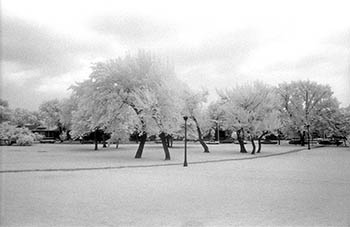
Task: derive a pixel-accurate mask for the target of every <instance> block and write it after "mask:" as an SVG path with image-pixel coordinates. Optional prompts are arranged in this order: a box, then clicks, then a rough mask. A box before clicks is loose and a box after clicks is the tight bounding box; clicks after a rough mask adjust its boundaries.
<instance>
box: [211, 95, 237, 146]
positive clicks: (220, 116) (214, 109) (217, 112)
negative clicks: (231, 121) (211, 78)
mask: <svg viewBox="0 0 350 227" xmlns="http://www.w3.org/2000/svg"><path fill="white" fill-rule="evenodd" d="M217 92H218V93H220V91H217ZM225 114H226V113H225V105H224V101H223V100H222V99H219V100H217V101H214V102H211V103H210V104H209V105H208V107H207V110H206V113H205V121H204V122H205V124H206V128H207V129H208V131H207V132H208V134H209V135H210V132H212V131H213V130H214V129H215V128H216V130H217V131H218V129H219V126H220V125H222V126H223V127H224V129H226V130H229V131H232V127H231V126H229V125H227V124H225V118H226V116H225ZM213 134H215V133H213ZM212 136H213V135H210V137H212ZM214 136H215V135H214ZM217 136H218V135H217ZM211 139H213V140H215V138H211Z"/></svg>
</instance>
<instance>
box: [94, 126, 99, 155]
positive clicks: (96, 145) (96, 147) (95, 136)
mask: <svg viewBox="0 0 350 227" xmlns="http://www.w3.org/2000/svg"><path fill="white" fill-rule="evenodd" d="M94 141H95V151H97V149H98V143H97V130H95V132H94Z"/></svg>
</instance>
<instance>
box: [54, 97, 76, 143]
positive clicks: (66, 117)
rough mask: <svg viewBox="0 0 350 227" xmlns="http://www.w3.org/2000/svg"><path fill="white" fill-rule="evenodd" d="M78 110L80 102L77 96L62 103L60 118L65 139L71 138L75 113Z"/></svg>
mask: <svg viewBox="0 0 350 227" xmlns="http://www.w3.org/2000/svg"><path fill="white" fill-rule="evenodd" d="M77 109H78V100H77V99H76V97H75V96H73V95H71V96H70V97H69V98H65V99H62V100H61V101H60V112H59V118H60V122H61V123H62V128H63V132H62V133H64V134H65V135H64V137H65V138H66V140H70V139H72V138H71V133H70V132H71V130H72V125H73V113H74V112H75V111H77Z"/></svg>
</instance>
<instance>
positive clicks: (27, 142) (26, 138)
mask: <svg viewBox="0 0 350 227" xmlns="http://www.w3.org/2000/svg"><path fill="white" fill-rule="evenodd" d="M33 142H34V138H33V137H32V136H31V135H23V134H22V135H19V136H18V139H17V141H16V144H17V145H18V146H31V145H32V144H33Z"/></svg>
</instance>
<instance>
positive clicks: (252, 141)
mask: <svg viewBox="0 0 350 227" xmlns="http://www.w3.org/2000/svg"><path fill="white" fill-rule="evenodd" d="M250 142H251V143H252V146H253V150H252V154H255V142H254V138H253V136H252V137H251V138H250Z"/></svg>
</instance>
